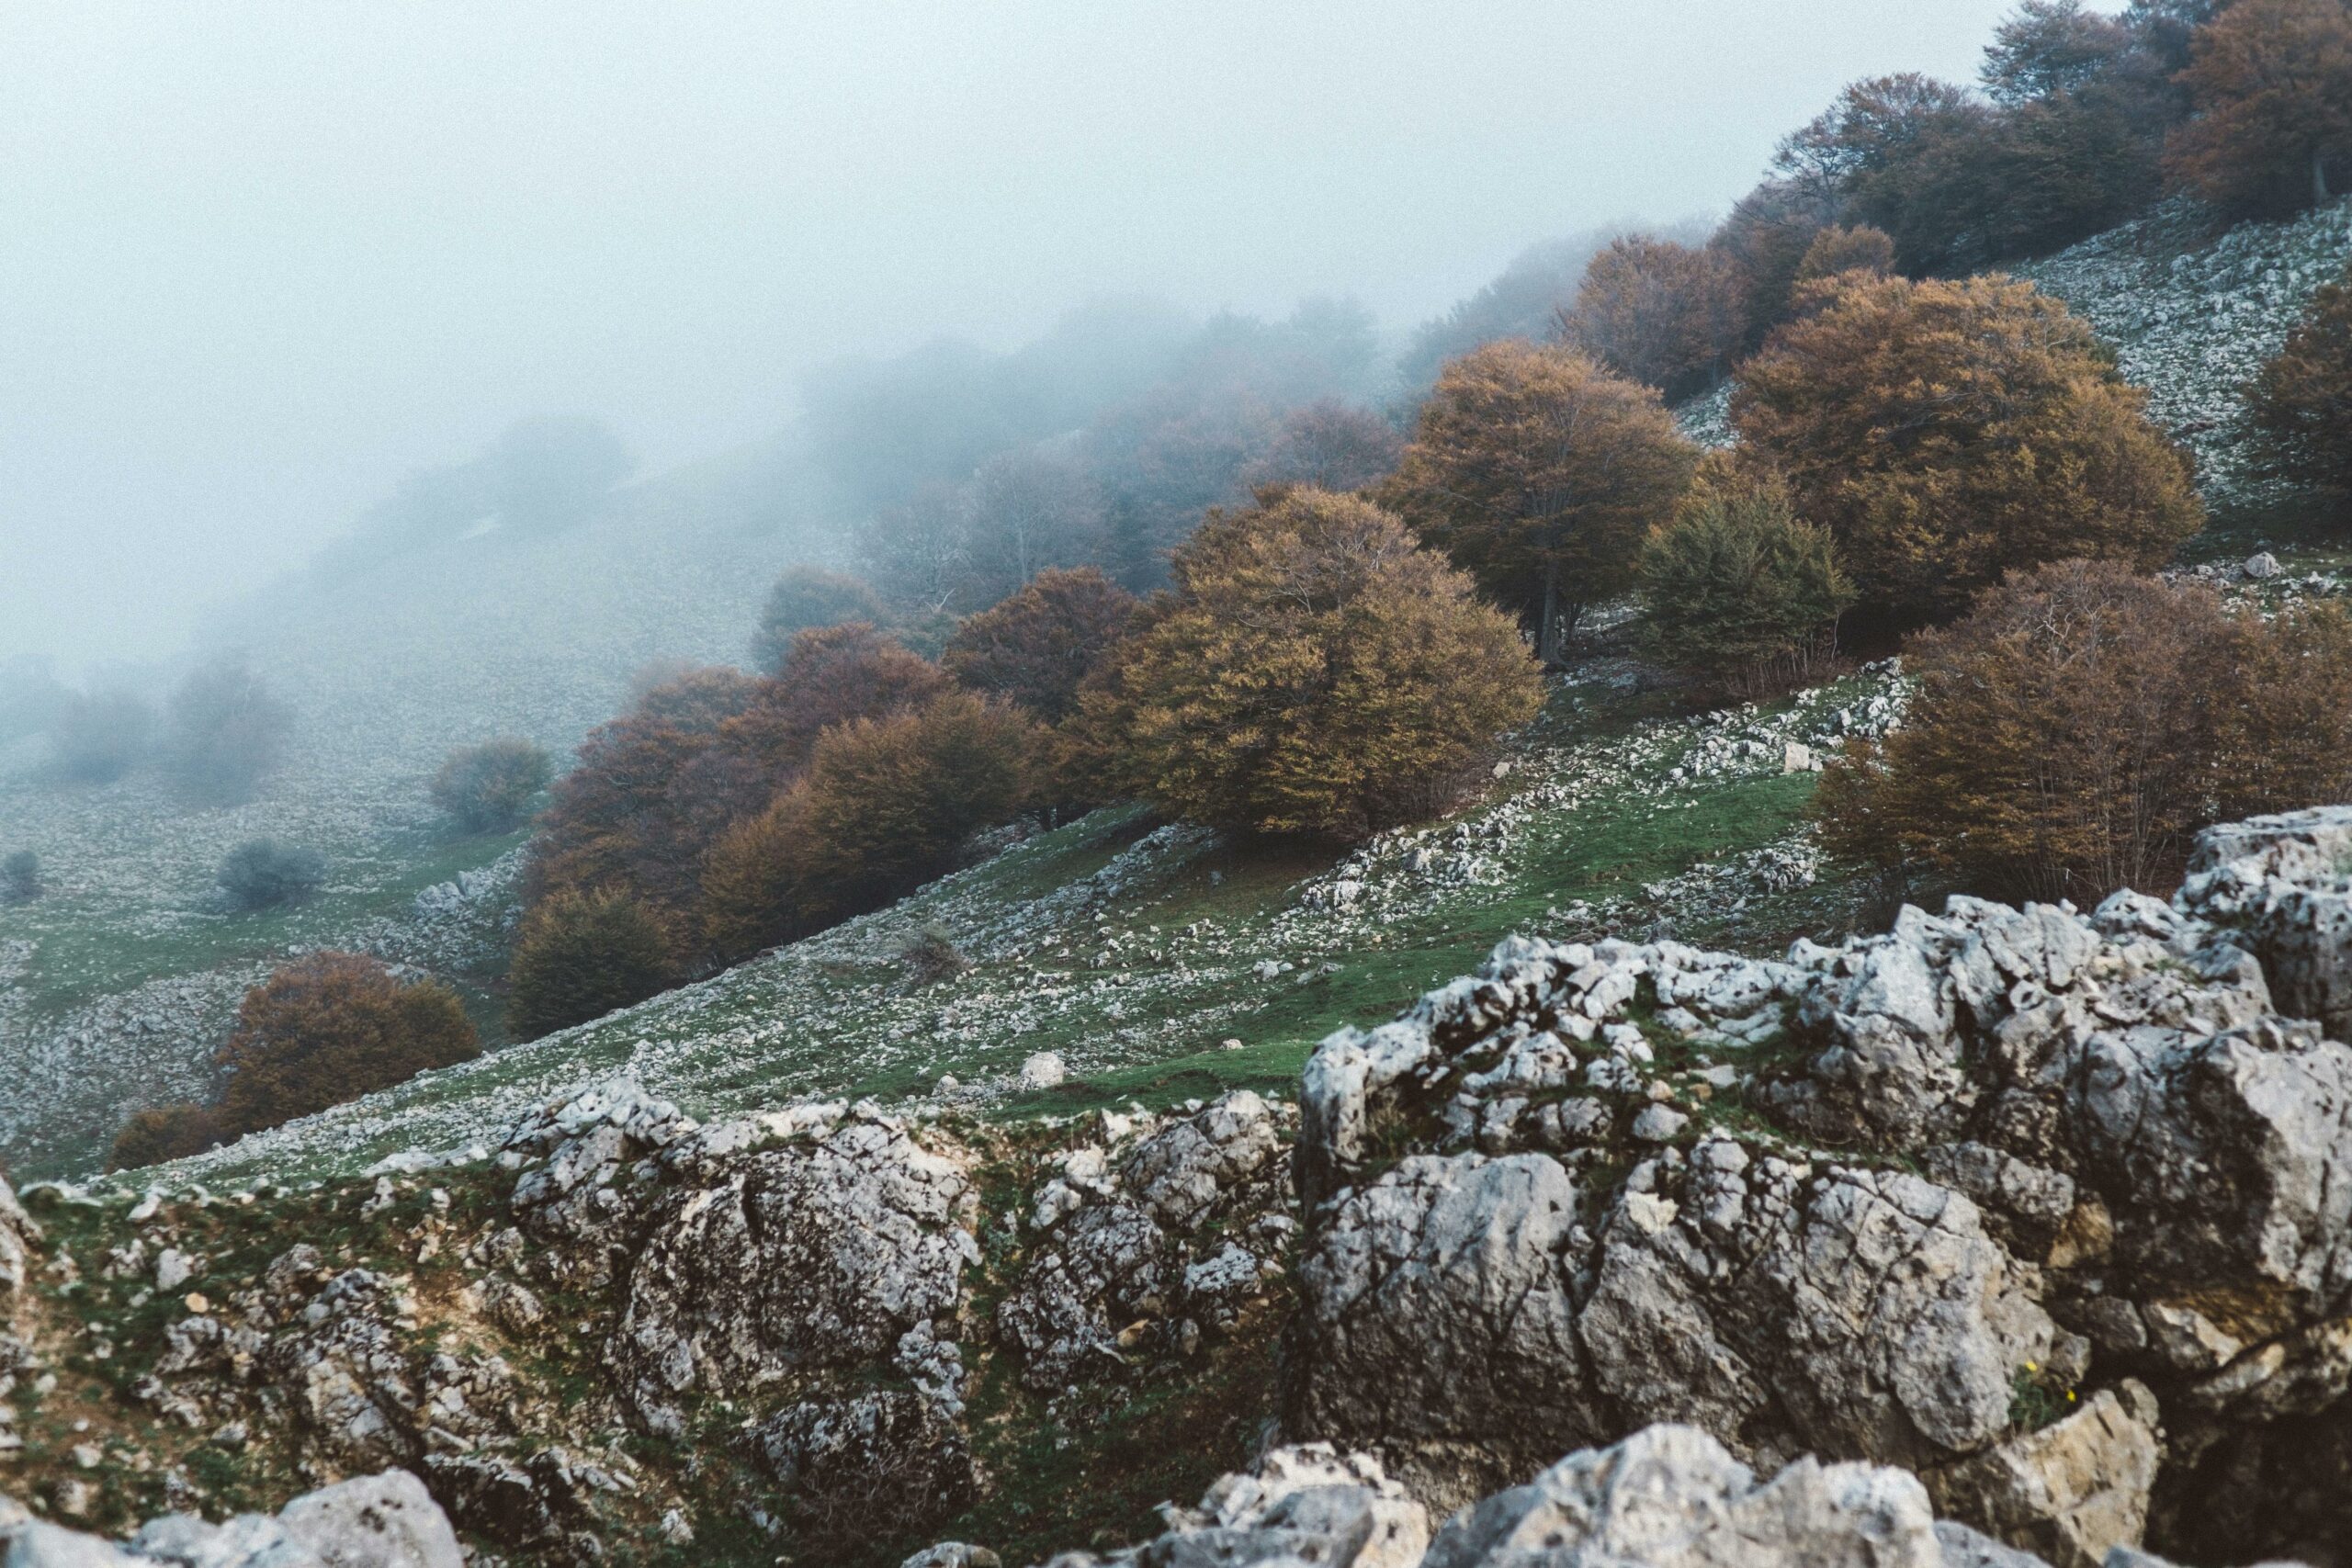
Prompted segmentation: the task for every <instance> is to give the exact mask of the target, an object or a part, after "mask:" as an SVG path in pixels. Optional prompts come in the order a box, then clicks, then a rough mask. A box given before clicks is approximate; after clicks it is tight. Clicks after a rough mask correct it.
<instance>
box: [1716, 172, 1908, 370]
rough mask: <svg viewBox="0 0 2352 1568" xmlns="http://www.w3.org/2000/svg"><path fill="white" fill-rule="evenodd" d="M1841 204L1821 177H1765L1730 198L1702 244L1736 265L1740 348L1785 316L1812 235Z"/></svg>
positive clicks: (1832, 220) (1750, 346) (1753, 342)
mask: <svg viewBox="0 0 2352 1568" xmlns="http://www.w3.org/2000/svg"><path fill="white" fill-rule="evenodd" d="M1844 210H1845V205H1844V202H1843V200H1842V198H1841V197H1839V196H1838V189H1837V186H1835V184H1834V183H1832V182H1830V181H1828V180H1826V179H1804V180H1799V179H1792V178H1773V179H1768V180H1766V181H1764V182H1763V183H1762V184H1761V185H1758V186H1757V187H1756V188H1755V189H1754V190H1752V191H1750V192H1748V193H1747V195H1746V196H1744V197H1740V198H1739V200H1738V201H1736V203H1734V204H1733V206H1732V209H1731V216H1729V217H1728V218H1725V219H1724V221H1723V225H1722V226H1721V227H1720V228H1718V229H1717V230H1716V231H1715V232H1714V234H1713V237H1712V238H1710V239H1709V240H1708V242H1707V245H1708V248H1709V249H1711V250H1713V251H1716V252H1719V253H1721V254H1724V255H1725V256H1727V257H1729V258H1730V259H1731V263H1732V265H1733V266H1734V267H1735V268H1736V273H1737V277H1738V280H1739V288H1740V317H1741V320H1742V321H1744V322H1745V323H1746V326H1745V328H1744V330H1743V332H1742V333H1741V337H1740V344H1739V346H1740V348H1741V350H1743V351H1747V350H1752V349H1754V348H1756V347H1757V346H1758V344H1761V343H1762V342H1763V341H1764V339H1765V338H1766V337H1767V336H1769V335H1770V333H1771V331H1772V329H1773V328H1774V327H1777V326H1779V325H1780V324H1781V322H1782V321H1786V320H1787V319H1788V315H1789V309H1790V306H1791V304H1792V301H1793V299H1794V298H1795V293H1796V288H1797V275H1798V273H1799V271H1800V270H1801V269H1802V268H1803V266H1804V258H1805V256H1806V254H1808V253H1809V252H1810V251H1811V249H1812V247H1813V242H1814V240H1815V237H1816V236H1818V235H1819V234H1820V233H1821V231H1823V230H1824V229H1826V228H1829V227H1831V226H1833V225H1835V224H1836V223H1837V221H1838V216H1839V215H1840V214H1841V213H1842V212H1843V211H1844ZM1890 243H1892V242H1890Z"/></svg>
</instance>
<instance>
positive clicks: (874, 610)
mask: <svg viewBox="0 0 2352 1568" xmlns="http://www.w3.org/2000/svg"><path fill="white" fill-rule="evenodd" d="M884 618H885V617H884V614H883V609H882V601H881V600H880V599H879V598H877V597H876V594H875V592H874V590H872V589H871V588H868V587H867V586H866V585H865V583H863V582H861V581H858V580H857V579H856V578H854V577H848V576H844V575H843V574H842V573H841V572H838V571H825V570H820V568H817V567H813V566H796V567H793V568H791V569H789V570H786V572H785V574H784V575H783V576H782V577H779V578H777V579H776V581H775V587H774V588H772V589H770V590H768V602H767V604H766V606H765V607H764V608H763V609H762V610H761V612H760V626H759V630H758V631H756V632H755V633H753V634H752V662H753V663H754V664H755V665H757V666H758V667H759V668H760V669H762V670H764V671H768V672H769V673H771V674H773V673H775V671H777V670H779V669H781V668H782V667H783V665H784V660H785V655H786V654H787V653H789V652H790V651H791V650H792V639H793V638H794V637H798V636H799V635H800V634H801V633H802V632H805V631H809V630H810V629H811V628H813V627H817V626H840V625H842V623H843V622H845V621H865V622H867V623H869V624H872V625H877V626H878V625H880V624H881V622H882V621H883V619H884Z"/></svg>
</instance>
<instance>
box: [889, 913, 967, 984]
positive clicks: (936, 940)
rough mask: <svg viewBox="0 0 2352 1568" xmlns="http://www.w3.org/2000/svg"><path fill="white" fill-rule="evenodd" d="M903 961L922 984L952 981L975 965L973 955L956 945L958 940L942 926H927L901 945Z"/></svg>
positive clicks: (911, 974) (908, 974)
mask: <svg viewBox="0 0 2352 1568" xmlns="http://www.w3.org/2000/svg"><path fill="white" fill-rule="evenodd" d="M899 963H900V964H903V965H905V967H906V971H907V977H908V978H909V979H910V980H912V981H913V982H914V983H915V984H916V985H918V986H930V985H935V984H937V983H938V982H939V981H942V980H951V979H953V978H955V977H956V976H958V975H961V974H962V973H963V972H964V971H965V970H967V969H969V968H970V967H971V966H972V960H971V958H970V957H969V956H968V955H967V953H965V952H964V950H963V949H962V948H960V947H958V946H956V939H955V938H954V937H952V936H949V935H948V934H947V931H946V929H945V928H944V927H943V926H938V925H927V926H925V927H923V928H922V930H921V931H917V932H915V934H914V935H912V936H910V937H909V938H907V940H906V941H905V942H903V943H902V944H900V946H899Z"/></svg>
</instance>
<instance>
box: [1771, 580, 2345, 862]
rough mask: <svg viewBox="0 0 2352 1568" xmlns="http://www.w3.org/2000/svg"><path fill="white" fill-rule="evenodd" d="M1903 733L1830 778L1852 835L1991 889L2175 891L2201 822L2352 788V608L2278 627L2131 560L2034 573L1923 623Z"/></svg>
mask: <svg viewBox="0 0 2352 1568" xmlns="http://www.w3.org/2000/svg"><path fill="white" fill-rule="evenodd" d="M1906 666H1907V668H1908V669H1909V671H1910V672H1911V673H1912V674H1913V675H1914V676H1915V677H1916V679H1917V689H1916V691H1915V692H1914V694H1913V696H1912V699H1911V704H1910V708H1909V712H1908V714H1907V715H1906V716H1905V722H1904V725H1903V727H1902V728H1900V729H1897V730H1895V731H1894V732H1893V733H1892V734H1890V735H1888V736H1887V737H1886V739H1884V740H1883V741H1882V742H1880V743H1878V744H1876V745H1867V744H1865V745H1860V746H1856V747H1850V748H1849V750H1847V752H1846V753H1845V754H1844V755H1843V756H1841V757H1840V758H1838V760H1836V761H1833V762H1832V763H1831V765H1830V766H1829V768H1828V769H1827V771H1826V773H1824V775H1823V778H1822V783H1821V793H1820V795H1819V798H1818V803H1817V808H1818V810H1819V811H1820V813H1821V816H1822V818H1823V823H1824V829H1825V836H1826V840H1827V841H1828V843H1829V845H1830V846H1831V848H1833V849H1834V850H1837V851H1838V852H1842V853H1845V854H1848V855H1851V856H1855V857H1858V858H1860V859H1864V860H1869V861H1873V862H1876V863H1880V864H1882V865H1884V866H1887V867H1890V868H1895V867H1905V866H1931V867H1936V868H1939V869H1940V870H1942V871H1944V872H1946V873H1949V874H1956V875H1958V876H1960V877H1961V878H1962V879H1963V880H1964V881H1965V883H1966V886H1968V887H1969V888H1970V890H1972V891H1975V892H1981V893H1985V894H1992V895H1996V896H2002V897H2035V898H2041V899H2045V900H2055V899H2058V898H2061V897H2067V898H2073V899H2075V901H2076V902H2077V903H2080V904H2086V905H2087V904H2090V903H2093V902H2095V901H2097V900H2098V899H2099V898H2102V897H2105V896H2106V895H2107V894H2109V893H2110V892H2113V891H2114V890H2115V889H2116V888H2118V887H2123V886H2131V887H2136V888H2138V889H2140V890H2141V891H2143V892H2149V893H2155V894H2163V893H2165V892H2166V891H2168V890H2169V889H2170V887H2171V886H2172V885H2173V884H2174V883H2175V882H2176V881H2177V878H2178V876H2179V874H2180V870H2181V867H2182V865H2183V863H2184V861H2185V858H2186V855H2187V853H2188V847H2189V842H2190V839H2191V837H2192V835H2193V834H2194V833H2195V832H2196V830H2197V829H2199V828H2200V827H2203V826H2205V825H2207V824H2209V823H2211V822H2213V821H2216V820H2220V819H2222V818H2228V817H2234V816H2239V815H2243V814H2245V813H2249V812H2258V811H2272V810H2279V809H2284V808H2287V807H2299V806H2306V805H2310V804H2312V802H2314V801H2322V800H2339V799H2342V798H2344V797H2345V793H2346V789H2347V787H2352V620H2347V619H2346V616H2345V615H2344V614H2343V612H2341V611H2340V610H2338V609H2335V608H2334V607H2332V606H2331V607H2327V608H2324V609H2319V610H2312V611H2306V612H2301V613H2297V614H2294V615H2286V616H2282V617H2280V618H2279V619H2278V620H2275V621H2265V620H2264V619H2263V618H2262V617H2261V616H2260V615H2256V614H2254V613H2251V612H2248V613H2245V614H2240V615H2231V614H2228V613H2225V612H2224V610H2223V609H2222V605H2221V603H2220V601H2219V600H2218V598H2217V597H2216V596H2215V595H2214V594H2213V593H2212V592H2211V591H2209V590H2206V589H2203V588H2199V587H2193V586H2190V587H2174V586H2170V585H2167V584H2165V583H2164V582H2162V581H2157V580H2155V579H2154V578H2147V577H2141V576H2136V575H2134V574H2133V573H2132V572H2131V571H2130V570H2127V569H2126V568H2124V567H2122V566H2120V565H2119V564H2116V563H2114V562H2093V561H2080V560H2075V561H2063V562H2059V563H2057V564H2055V565H2051V566H2046V567H2042V568H2041V569H2039V570H2034V571H2031V572H2025V573H2019V574H2018V575H2016V576H2013V577H2012V578H2011V579H2010V580H2009V581H2007V582H2006V583H2004V584H2003V585H2002V586H2000V587H1999V588H1996V589H1994V590H1992V591H1990V592H1987V593H1985V595H1984V596H1983V598H1982V599H1981V600H1980V602H1979V603H1978V604H1977V606H1976V608H1975V609H1974V610H1973V612H1972V613H1971V614H1970V615H1969V616H1968V617H1967V618H1966V619H1964V620H1962V621H1960V622H1958V623H1957V624H1955V625H1953V626H1950V627H1948V628H1945V629H1943V630H1941V631H1936V632H1930V633H1928V634H1926V635H1924V636H1922V637H1919V638H1918V639H1917V641H1916V642H1915V643H1914V645H1913V647H1912V650H1911V652H1910V654H1909V655H1908V656H1907V659H1906Z"/></svg>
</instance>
